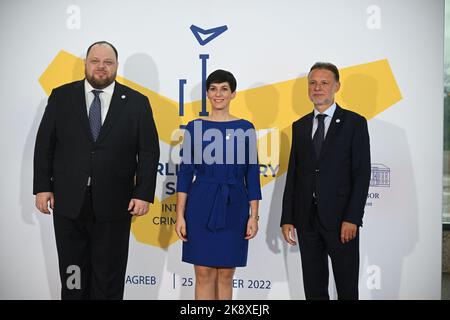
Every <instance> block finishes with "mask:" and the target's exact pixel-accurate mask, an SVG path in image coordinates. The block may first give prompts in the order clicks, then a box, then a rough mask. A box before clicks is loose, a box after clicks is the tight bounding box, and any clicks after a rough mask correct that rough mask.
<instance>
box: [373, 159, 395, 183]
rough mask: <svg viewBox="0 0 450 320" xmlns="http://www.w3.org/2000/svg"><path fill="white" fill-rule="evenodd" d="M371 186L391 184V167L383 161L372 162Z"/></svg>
mask: <svg viewBox="0 0 450 320" xmlns="http://www.w3.org/2000/svg"><path fill="white" fill-rule="evenodd" d="M370 186H371V187H388V188H389V187H390V186H391V169H389V168H388V167H387V166H385V165H384V164H381V163H372V174H371V177H370Z"/></svg>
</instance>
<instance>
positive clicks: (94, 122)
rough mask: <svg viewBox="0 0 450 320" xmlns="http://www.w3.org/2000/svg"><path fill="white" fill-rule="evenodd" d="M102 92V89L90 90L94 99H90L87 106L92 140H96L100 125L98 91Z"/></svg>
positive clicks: (100, 115)
mask: <svg viewBox="0 0 450 320" xmlns="http://www.w3.org/2000/svg"><path fill="white" fill-rule="evenodd" d="M102 92H103V91H102V90H92V93H93V94H94V101H92V103H91V106H90V108H89V123H90V125H91V133H92V138H94V141H97V138H98V134H99V133H100V129H101V127H102V107H101V101H100V93H102Z"/></svg>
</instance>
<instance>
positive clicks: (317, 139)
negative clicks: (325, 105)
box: [313, 114, 327, 159]
mask: <svg viewBox="0 0 450 320" xmlns="http://www.w3.org/2000/svg"><path fill="white" fill-rule="evenodd" d="M326 116H327V115H326V114H318V115H317V116H316V118H317V123H318V125H317V129H316V132H315V133H314V136H313V144H314V149H315V151H316V156H317V159H319V155H320V149H322V144H323V141H324V140H325V122H324V120H325V117H326Z"/></svg>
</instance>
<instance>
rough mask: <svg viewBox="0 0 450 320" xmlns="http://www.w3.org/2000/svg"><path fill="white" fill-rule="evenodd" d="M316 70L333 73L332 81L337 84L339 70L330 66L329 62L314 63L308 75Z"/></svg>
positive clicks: (332, 65)
mask: <svg viewBox="0 0 450 320" xmlns="http://www.w3.org/2000/svg"><path fill="white" fill-rule="evenodd" d="M316 69H326V70H329V71H331V72H333V74H334V79H335V80H336V81H337V82H339V70H338V68H337V67H336V66H335V65H334V64H332V63H330V62H316V63H314V65H313V66H312V67H311V69H310V70H309V73H311V71H313V70H316Z"/></svg>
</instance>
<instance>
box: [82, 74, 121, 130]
mask: <svg viewBox="0 0 450 320" xmlns="http://www.w3.org/2000/svg"><path fill="white" fill-rule="evenodd" d="M115 85H116V82H115V81H114V82H113V83H111V84H110V85H109V86H107V87H106V88H104V89H101V90H102V91H103V92H102V93H100V96H99V97H100V103H101V109H102V111H101V112H102V124H103V123H104V122H105V119H106V115H107V114H108V110H109V105H110V104H111V98H112V95H113V92H114V87H115ZM92 90H99V89H95V88H94V87H93V86H91V84H90V83H89V82H88V81H87V80H84V94H85V96H86V108H87V110H86V111H87V114H88V117H89V108H90V107H91V104H92V101H94V94H93V93H92Z"/></svg>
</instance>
